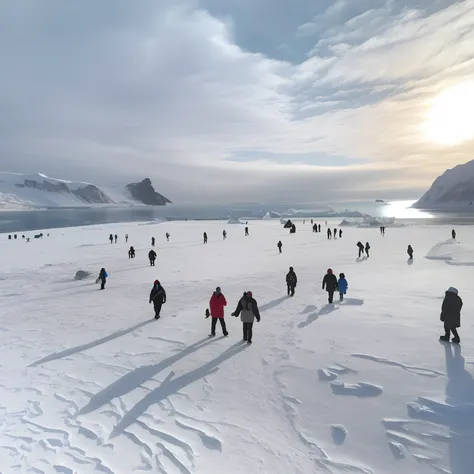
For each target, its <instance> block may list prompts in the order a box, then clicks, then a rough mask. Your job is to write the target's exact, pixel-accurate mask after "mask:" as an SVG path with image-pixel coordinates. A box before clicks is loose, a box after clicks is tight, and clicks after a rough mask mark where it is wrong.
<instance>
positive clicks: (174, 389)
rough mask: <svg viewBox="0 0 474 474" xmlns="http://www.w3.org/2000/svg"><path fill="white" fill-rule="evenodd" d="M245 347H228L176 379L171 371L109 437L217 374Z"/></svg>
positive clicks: (125, 416) (127, 414)
mask: <svg viewBox="0 0 474 474" xmlns="http://www.w3.org/2000/svg"><path fill="white" fill-rule="evenodd" d="M247 347H248V346H247V344H242V343H241V342H238V343H236V344H234V345H233V346H231V347H229V349H227V350H226V351H225V352H223V353H222V354H221V355H220V356H218V357H216V358H215V359H212V360H210V361H209V362H206V363H205V364H204V365H203V366H201V367H198V368H197V369H194V370H191V371H190V372H188V373H186V374H184V375H181V376H179V377H177V378H174V376H175V373H174V372H173V371H171V372H170V373H169V375H168V376H167V377H166V379H165V380H163V382H162V383H161V385H160V386H159V387H158V388H155V389H154V390H153V391H151V392H150V393H148V394H147V395H146V396H145V397H144V398H142V399H141V400H140V401H139V402H138V403H137V404H135V406H133V407H132V408H131V409H130V410H129V411H128V412H127V413H126V414H125V415H124V417H123V418H122V420H121V421H120V423H119V424H118V425H117V426H116V427H115V428H114V429H113V431H112V434H111V435H110V437H111V438H114V437H116V436H118V435H120V434H121V433H122V432H123V431H124V430H126V429H127V428H128V427H129V426H130V425H132V424H133V423H134V422H135V421H137V420H138V418H139V417H140V416H141V415H143V414H144V413H145V412H146V411H147V410H148V408H149V407H150V406H151V405H153V404H155V403H159V402H160V401H162V400H164V399H165V398H167V397H169V396H171V395H173V394H176V393H178V392H179V391H180V390H182V389H183V388H185V387H187V386H188V385H191V384H192V383H193V382H196V381H198V380H200V379H202V378H204V377H207V376H209V375H211V374H213V373H215V372H217V371H218V370H219V367H218V366H219V364H222V363H223V362H225V361H226V360H229V359H231V358H232V357H234V356H236V355H237V354H239V353H240V352H242V351H244V350H245V349H246V348H247Z"/></svg>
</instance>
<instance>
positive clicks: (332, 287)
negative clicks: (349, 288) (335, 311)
mask: <svg viewBox="0 0 474 474" xmlns="http://www.w3.org/2000/svg"><path fill="white" fill-rule="evenodd" d="M324 289H325V290H326V291H327V292H328V301H329V304H332V301H333V298H334V293H335V291H336V290H337V289H338V288H337V278H336V275H334V273H333V271H332V270H331V269H330V268H329V269H328V272H327V273H326V275H324V278H323V290H324Z"/></svg>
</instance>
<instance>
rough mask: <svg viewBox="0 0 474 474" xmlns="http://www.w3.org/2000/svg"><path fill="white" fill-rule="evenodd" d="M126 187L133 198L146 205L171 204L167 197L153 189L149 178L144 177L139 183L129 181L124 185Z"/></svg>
mask: <svg viewBox="0 0 474 474" xmlns="http://www.w3.org/2000/svg"><path fill="white" fill-rule="evenodd" d="M126 189H127V191H129V192H130V194H131V196H132V198H133V199H135V200H136V201H140V202H142V203H143V204H147V205H148V206H166V204H171V201H170V200H169V199H167V198H166V197H164V196H162V195H161V194H159V193H157V192H156V191H155V189H154V188H153V185H152V184H151V180H150V179H149V178H145V179H144V180H143V181H141V182H139V183H130V184H128V185H127V186H126Z"/></svg>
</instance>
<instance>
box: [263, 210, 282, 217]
mask: <svg viewBox="0 0 474 474" xmlns="http://www.w3.org/2000/svg"><path fill="white" fill-rule="evenodd" d="M280 217H281V214H279V213H278V212H275V211H270V212H267V213H266V214H265V215H264V216H263V219H280Z"/></svg>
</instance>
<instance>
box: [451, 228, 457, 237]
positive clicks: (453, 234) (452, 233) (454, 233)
mask: <svg viewBox="0 0 474 474" xmlns="http://www.w3.org/2000/svg"><path fill="white" fill-rule="evenodd" d="M451 235H452V237H453V239H456V231H455V230H454V229H453V230H452V231H451Z"/></svg>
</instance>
